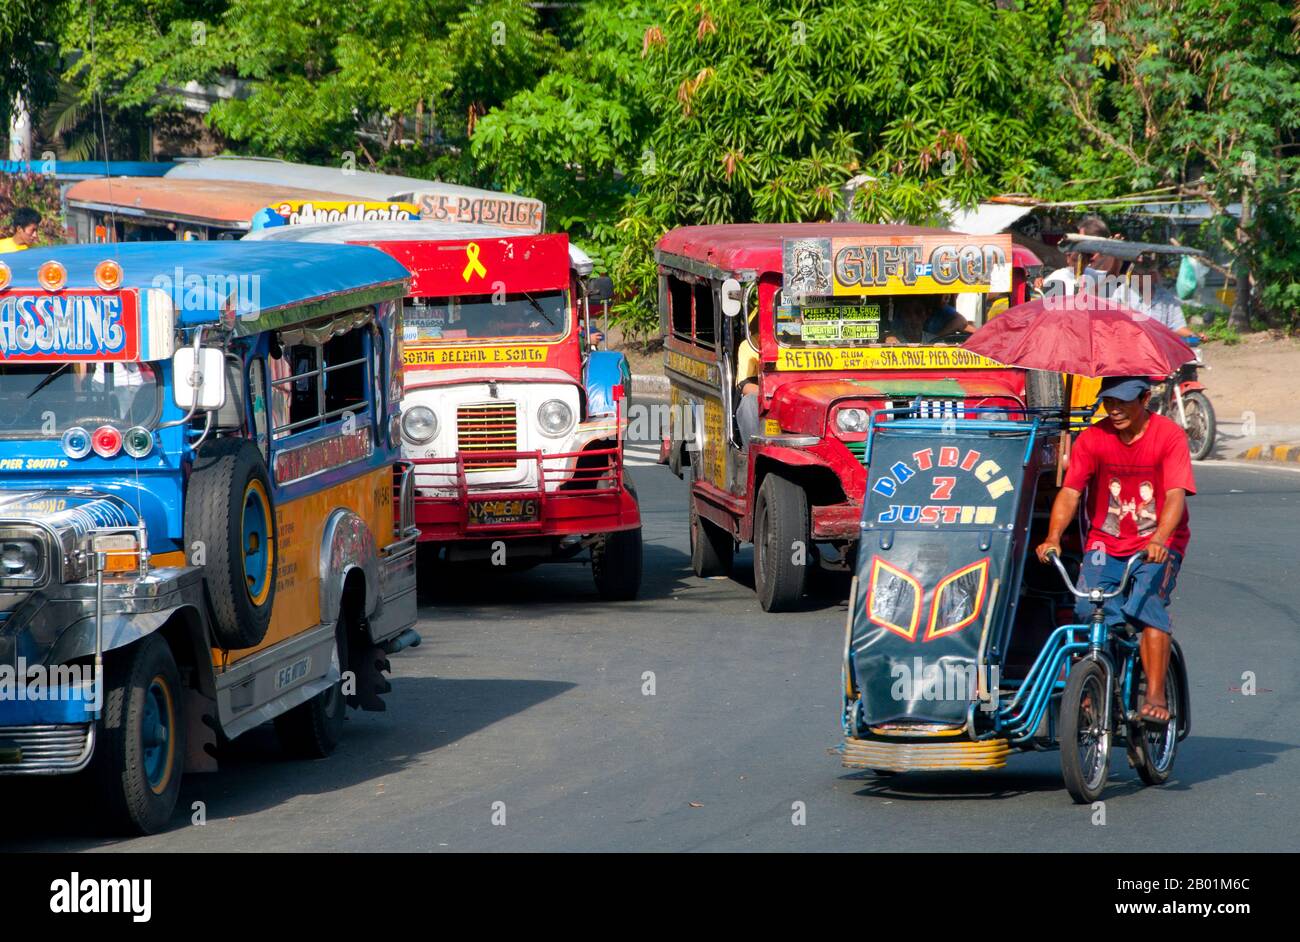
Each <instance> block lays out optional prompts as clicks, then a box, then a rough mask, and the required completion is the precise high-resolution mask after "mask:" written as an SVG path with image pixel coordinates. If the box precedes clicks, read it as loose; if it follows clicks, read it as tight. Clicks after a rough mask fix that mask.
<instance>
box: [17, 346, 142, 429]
mask: <svg viewBox="0 0 1300 942" xmlns="http://www.w3.org/2000/svg"><path fill="white" fill-rule="evenodd" d="M158 392H159V390H158V374H157V372H156V371H155V369H154V367H153V366H152V365H151V364H149V363H32V364H27V363H22V364H18V363H7V364H3V365H0V403H3V406H2V407H0V437H3V438H58V437H59V436H60V435H62V434H63V433H64V432H65V431H67V430H68V429H70V428H72V427H73V426H76V425H81V426H85V427H86V428H89V429H91V430H93V429H94V428H96V427H98V426H100V425H112V426H115V427H117V428H118V429H120V430H126V429H128V428H130V427H131V426H133V425H143V426H146V427H149V426H150V425H152V423H153V422H154V420H155V419H156V418H157V417H158V409H159V405H160V396H159V394H158Z"/></svg>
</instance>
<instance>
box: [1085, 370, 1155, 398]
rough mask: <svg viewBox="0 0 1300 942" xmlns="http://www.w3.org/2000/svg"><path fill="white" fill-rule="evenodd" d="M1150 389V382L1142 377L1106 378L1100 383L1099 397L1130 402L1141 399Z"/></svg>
mask: <svg viewBox="0 0 1300 942" xmlns="http://www.w3.org/2000/svg"><path fill="white" fill-rule="evenodd" d="M1150 388H1151V381H1150V380H1148V379H1146V378H1145V377H1142V376H1107V377H1106V378H1105V379H1103V380H1102V381H1101V392H1100V393H1099V394H1098V395H1100V396H1101V397H1103V398H1105V397H1110V398H1111V399H1119V400H1120V401H1121V402H1132V401H1133V400H1134V399H1139V398H1141V396H1142V394H1143V393H1144V392H1146V391H1147V390H1148V389H1150Z"/></svg>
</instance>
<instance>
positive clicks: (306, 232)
mask: <svg viewBox="0 0 1300 942" xmlns="http://www.w3.org/2000/svg"><path fill="white" fill-rule="evenodd" d="M505 238H531V237H529V236H524V235H522V233H520V232H519V230H518V229H506V228H503V227H501V226H484V225H481V224H478V223H470V222H437V221H435V220H431V219H408V220H400V221H393V220H372V221H363V222H332V223H331V222H327V223H315V224H312V225H307V226H272V227H270V228H268V229H258V230H257V231H255V232H250V233H249V234H248V235H246V236H244V240H245V241H274V242H435V241H442V240H446V241H460V240H463V239H505ZM569 266H570V267H571V268H572V269H573V270H574V271H576V272H577V273H578V274H579V275H588V274H590V273H591V270H592V269H593V268H594V267H595V262H593V261H592V259H591V256H590V255H588V254H587V253H586V252H584V251H583V250H582V249H580V248H578V247H577V246H576V245H574V244H573V243H572V242H570V243H569Z"/></svg>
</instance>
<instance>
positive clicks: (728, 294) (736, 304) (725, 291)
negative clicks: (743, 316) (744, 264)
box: [722, 278, 742, 317]
mask: <svg viewBox="0 0 1300 942" xmlns="http://www.w3.org/2000/svg"><path fill="white" fill-rule="evenodd" d="M741 294H742V289H741V287H740V282H739V281H737V280H736V279H735V278H728V279H727V280H726V281H724V282H723V283H722V313H723V314H725V315H726V316H727V317H735V316H736V315H737V314H739V313H740V307H741Z"/></svg>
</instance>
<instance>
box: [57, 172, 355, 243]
mask: <svg viewBox="0 0 1300 942" xmlns="http://www.w3.org/2000/svg"><path fill="white" fill-rule="evenodd" d="M347 200H348V197H347V196H346V195H344V194H341V193H333V192H329V191H324V190H310V189H304V188H303V187H300V186H276V185H269V184H262V183H247V182H243V181H230V180H188V179H179V180H177V179H172V178H171V177H170V176H165V177H142V178H121V177H118V178H107V177H105V178H99V179H88V180H82V181H81V182H80V183H74V184H73V185H72V186H71V187H69V189H68V191H67V194H66V196H65V202H66V204H67V208H68V209H67V212H68V228H69V229H71V230H72V232H73V233H74V235H75V237H76V240H77V241H78V242H81V243H90V242H99V243H104V242H170V241H175V240H181V241H186V242H188V241H209V240H211V241H218V240H227V241H228V240H234V239H238V238H240V237H241V236H243V234H244V233H246V232H248V231H249V229H251V228H252V226H253V218H254V216H255V215H256V214H257V213H258V212H259V211H261V210H264V209H265V208H266V207H268V206H271V205H275V204H278V203H281V202H285V201H299V202H308V203H331V204H333V203H338V202H346V201H347Z"/></svg>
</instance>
